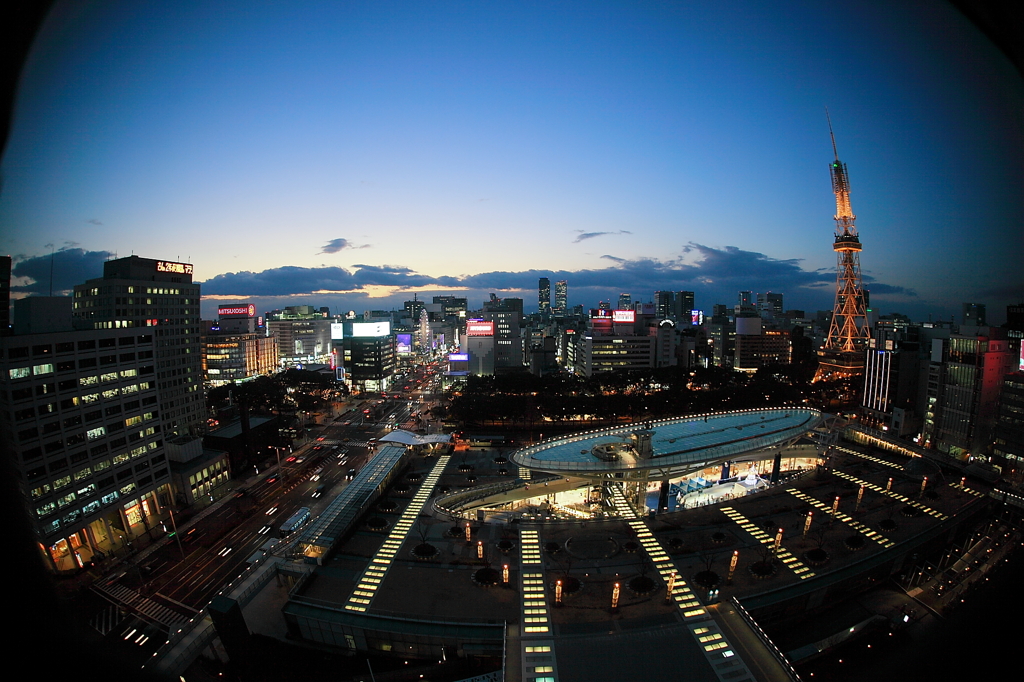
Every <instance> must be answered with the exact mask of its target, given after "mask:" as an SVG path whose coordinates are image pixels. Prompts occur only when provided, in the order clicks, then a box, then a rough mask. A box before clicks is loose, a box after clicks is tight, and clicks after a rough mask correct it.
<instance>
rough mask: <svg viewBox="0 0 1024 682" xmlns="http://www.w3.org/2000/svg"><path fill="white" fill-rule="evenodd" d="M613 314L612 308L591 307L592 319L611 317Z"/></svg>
mask: <svg viewBox="0 0 1024 682" xmlns="http://www.w3.org/2000/svg"><path fill="white" fill-rule="evenodd" d="M611 316H612V311H610V310H605V309H604V308H591V309H590V319H594V318H595V317H611Z"/></svg>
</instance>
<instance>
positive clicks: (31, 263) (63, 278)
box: [11, 246, 114, 296]
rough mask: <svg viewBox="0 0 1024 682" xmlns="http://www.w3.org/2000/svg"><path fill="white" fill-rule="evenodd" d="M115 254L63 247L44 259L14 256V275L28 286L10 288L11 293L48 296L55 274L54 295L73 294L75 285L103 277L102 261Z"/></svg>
mask: <svg viewBox="0 0 1024 682" xmlns="http://www.w3.org/2000/svg"><path fill="white" fill-rule="evenodd" d="M113 256H114V254H113V253H112V252H110V251H86V250H85V249H81V248H74V247H69V246H65V247H61V248H60V249H58V250H57V251H54V252H53V254H52V260H51V254H45V255H43V256H24V255H21V256H15V258H14V260H15V261H16V263H15V265H14V267H13V268H12V269H11V275H13V276H14V277H18V278H25V279H24V281H25V282H26V283H25V284H18V285H13V286H11V291H12V292H17V293H22V294H26V295H32V294H38V295H43V296H46V295H49V293H50V290H51V287H50V275H51V272H52V274H53V288H52V290H53V295H54V296H63V295H66V294H68V293H70V292H71V291H72V290H73V289H74V287H75V285H76V284H82V283H83V282H85V281H86V280H88V279H94V278H96V277H102V276H103V261H106V260H109V259H110V258H111V257H113Z"/></svg>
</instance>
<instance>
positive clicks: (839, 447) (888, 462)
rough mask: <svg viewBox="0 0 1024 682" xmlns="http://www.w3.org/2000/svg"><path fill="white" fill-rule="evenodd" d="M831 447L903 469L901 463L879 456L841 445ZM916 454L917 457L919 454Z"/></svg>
mask: <svg viewBox="0 0 1024 682" xmlns="http://www.w3.org/2000/svg"><path fill="white" fill-rule="evenodd" d="M832 447H833V448H834V449H836V450H839V451H840V452H845V453H846V454H848V455H853V456H855V457H860V458H861V459H866V460H868V461H869V462H874V463H875V464H881V465H882V466H887V467H890V468H892V469H900V470H902V469H903V465H902V464H896V463H894V462H890V461H888V460H885V459H882V458H881V457H872V456H871V455H866V454H864V453H863V452H857V451H856V450H851V449H850V448H844V447H842V446H841V445H833V446H832ZM917 456H918V457H919V456H920V455H917Z"/></svg>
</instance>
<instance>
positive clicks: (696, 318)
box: [690, 310, 704, 327]
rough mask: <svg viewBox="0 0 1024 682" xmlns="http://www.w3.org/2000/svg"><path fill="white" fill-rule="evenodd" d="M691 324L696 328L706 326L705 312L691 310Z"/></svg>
mask: <svg viewBox="0 0 1024 682" xmlns="http://www.w3.org/2000/svg"><path fill="white" fill-rule="evenodd" d="M690 324H692V325H693V326H694V327H696V326H698V325H702V324H704V312H703V311H701V310H691V311H690Z"/></svg>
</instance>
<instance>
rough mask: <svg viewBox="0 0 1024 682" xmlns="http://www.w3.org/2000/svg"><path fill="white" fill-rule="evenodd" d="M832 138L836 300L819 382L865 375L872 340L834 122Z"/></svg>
mask: <svg viewBox="0 0 1024 682" xmlns="http://www.w3.org/2000/svg"><path fill="white" fill-rule="evenodd" d="M829 135H830V136H831V137H832V152H833V154H834V156H835V158H834V160H833V162H832V164H831V165H830V167H829V171H830V172H831V174H832V191H833V192H834V193H835V195H836V214H835V216H834V217H835V221H836V234H835V239H834V240H833V242H832V249H833V250H834V251H835V252H836V301H835V306H834V307H833V309H832V320H831V322H830V324H829V330H828V337H827V338H826V339H825V344H824V346H823V347H822V349H821V351H820V352H819V355H820V363H819V365H818V373H817V376H816V378H817V379H825V378H829V377H843V376H855V375H860V374H862V373H863V371H864V351H865V348H866V347H867V341H868V338H869V337H870V334H869V331H868V324H867V302H866V301H865V298H864V284H863V281H862V278H861V271H860V252H861V243H860V237H859V236H858V235H857V227H856V225H855V220H856V216H855V215H854V214H853V209H852V208H851V207H850V179H849V176H848V175H847V171H846V164H845V163H843V162H841V161H840V160H839V152H838V151H836V138H835V135H833V134H832V122H831V121H829Z"/></svg>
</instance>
